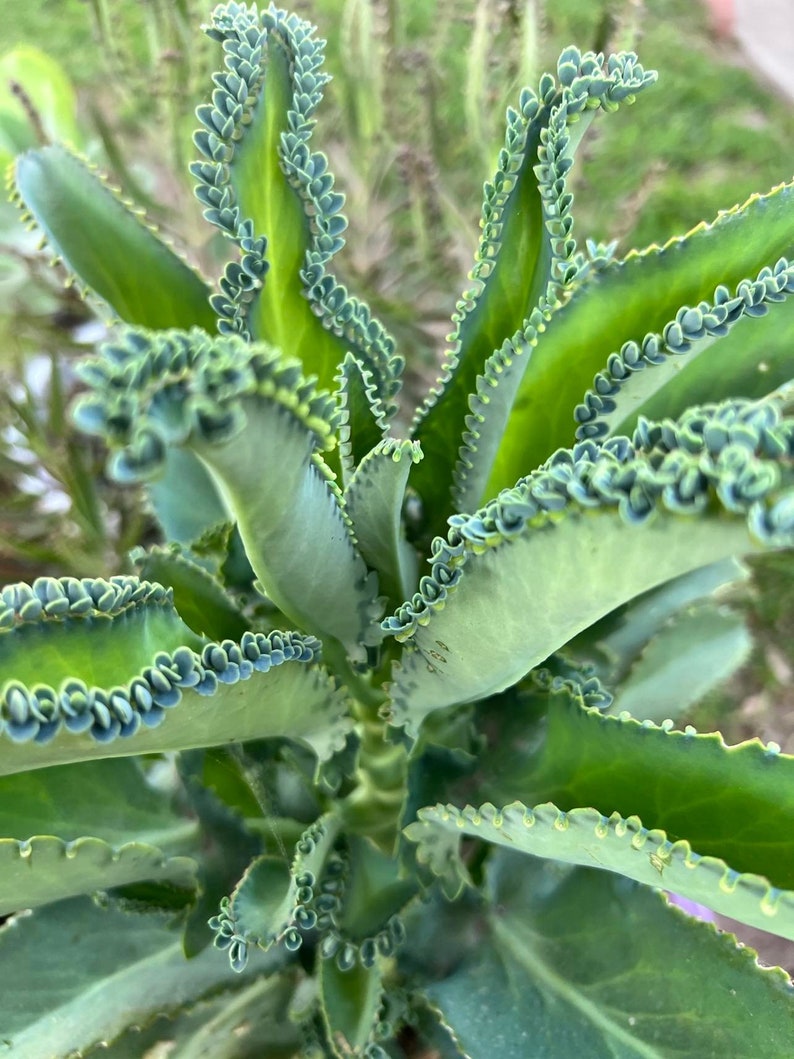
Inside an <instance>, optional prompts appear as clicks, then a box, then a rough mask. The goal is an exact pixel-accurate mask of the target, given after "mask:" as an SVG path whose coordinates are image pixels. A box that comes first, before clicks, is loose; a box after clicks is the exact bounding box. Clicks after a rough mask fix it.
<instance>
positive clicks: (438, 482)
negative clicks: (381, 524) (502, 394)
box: [411, 48, 656, 532]
mask: <svg viewBox="0 0 794 1059" xmlns="http://www.w3.org/2000/svg"><path fill="white" fill-rule="evenodd" d="M602 63H603V55H598V56H597V55H595V54H593V53H592V52H588V53H586V54H584V55H582V54H581V53H580V52H579V51H578V49H576V48H568V49H566V50H565V51H564V52H563V53H562V55H561V56H560V59H559V63H558V68H557V74H558V78H559V83H558V82H557V80H556V79H555V78H554V77H552V76H551V75H549V74H546V75H544V77H543V78H542V79H541V82H540V85H539V88H538V92H537V94H536V93H535V92H533V91H531V90H529V89H524V90H523V91H522V93H521V97H520V100H519V109H518V110H515V109H513V108H512V107H511V108H509V109H508V112H507V131H506V136H505V146H504V148H503V150H502V151H501V152H500V155H499V162H498V169H497V171H496V174H495V175H494V178H493V181H492V182H489V183H488V184H486V186H485V201H484V204H483V210H482V221H481V227H482V235H481V237H480V245H479V248H478V251H477V258H476V261H475V265H474V268H473V270H472V272H471V277H470V278H471V279H472V280H473V284H474V285H473V286H472V288H471V289H470V290H468V291H466V292H465V293H464V294H463V297H462V298H461V300H460V301H459V303H458V306H457V309H456V312H455V315H454V317H453V321H454V323H455V331H454V333H453V336H452V346H451V348H450V350H449V353H448V355H447V359H446V361H445V364H444V370H443V375H442V377H441V378H440V379H439V383H438V389H437V390H434V391H433V392H432V394H431V396H430V397H429V398H428V399H427V401H426V402H425V404H424V406H423V407H422V409H421V410H420V411H419V413H418V414H417V417H416V420H415V425H414V432H413V433H414V436H415V437H416V438H417V439H418V440H419V441H420V443H421V445H422V450H423V452H424V453H425V461H424V462H423V463H421V464H419V465H418V466H417V468H416V470H415V472H414V474H413V475H412V483H411V484H412V485H413V486H414V487H415V488H416V489H417V491H418V492H419V494H420V496H421V498H422V501H423V504H424V507H425V513H426V521H427V524H428V526H429V528H430V530H431V532H438V531H439V530H440V528H441V526H442V525H443V520H444V518H445V517H446V516H447V515H449V514H451V512H452V510H453V508H452V503H451V497H450V493H449V491H448V490H449V489H450V488H451V486H452V484H453V472H454V471H455V467H456V463H457V461H458V453H459V449H460V446H461V437H462V435H463V432H464V430H466V428H467V426H468V420H467V414H468V412H469V410H470V404H469V398H470V395H472V394H474V393H475V392H476V390H477V379H478V376H479V374H480V373H481V372H483V371H484V369H485V365H486V362H487V361H488V360H489V358H490V357H491V355H492V354H493V353H494V351H495V350H499V349H500V348H501V347H502V345H503V343H509V342H510V340H511V339H512V338H513V337H514V336H516V335H517V334H518V335H520V334H521V332H522V331H523V329H524V328H525V327H527V326H528V325H529V324H530V321H531V320H534V315H533V314H534V312H535V311H536V310H538V309H539V308H541V307H542V306H545V305H547V304H550V303H556V301H557V299H558V297H564V296H565V294H564V292H565V289H566V287H567V286H568V285H569V284H570V283H571V282H572V280H573V278H574V276H575V275H576V271H577V267H576V265H575V264H574V263H573V260H572V258H573V254H574V251H575V247H576V243H575V241H574V239H573V238H572V237H571V233H572V228H573V218H572V217H571V213H570V209H571V204H572V201H573V197H572V196H571V194H570V193H569V190H568V188H567V183H566V176H567V174H568V172H569V170H570V168H571V165H572V161H573V155H574V153H575V150H576V148H577V146H578V144H579V142H580V141H581V139H582V136H583V134H584V131H585V129H586V128H587V126H588V125H589V124H590V121H591V120H592V118H593V116H594V115H595V113H596V111H597V110H598V109H599V108H600V107H602V106H603V107H604V109H609V110H615V109H617V106H618V104H619V103H620V102H622V101H624V100H625V101H628V102H631V101H633V99H634V97H635V95H636V93H638V92H639V91H641V90H642V89H643V88H644V87H645V86H647V85H649V84H652V83H653V81H654V80H655V78H656V75H655V74H653V73H646V72H645V71H644V70H643V68H642V66H641V65H640V64H639V63H638V62H637V61H636V56H635V55H632V54H624V53H621V54H620V55H617V56H611V57H610V58H609V60H608V62H607V67H606V69H602ZM588 382H589V379H588ZM538 462H539V461H538ZM526 470H529V467H527V468H525V471H526ZM517 477H518V475H515V476H514V478H513V481H514V480H515V478H517ZM511 484H512V483H511ZM489 495H493V494H489Z"/></svg>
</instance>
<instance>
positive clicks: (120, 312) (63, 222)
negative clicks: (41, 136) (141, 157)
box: [16, 146, 215, 331]
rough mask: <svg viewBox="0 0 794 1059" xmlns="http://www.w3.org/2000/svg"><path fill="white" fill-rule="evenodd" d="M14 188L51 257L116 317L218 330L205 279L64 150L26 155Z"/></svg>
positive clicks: (47, 149) (151, 324) (54, 148)
mask: <svg viewBox="0 0 794 1059" xmlns="http://www.w3.org/2000/svg"><path fill="white" fill-rule="evenodd" d="M16 187H17V191H18V193H19V195H20V196H21V198H22V199H23V201H24V204H25V205H26V206H27V208H28V209H29V210H30V212H31V213H32V214H33V217H34V218H35V221H36V223H37V225H38V226H39V227H40V228H41V230H42V231H43V233H44V235H45V237H46V239H47V243H48V244H49V246H50V248H51V249H52V251H53V252H54V253H55V254H56V255H57V256H58V257H60V258H61V259H62V260H63V262H64V264H65V265H66V267H67V268H68V269H69V271H70V272H71V273H72V274H74V275H75V276H76V277H77V278H78V280H79V282H80V283H82V284H85V286H87V287H89V288H90V289H91V290H92V291H94V293H96V294H97V295H99V297H100V298H102V300H103V301H105V302H107V304H108V305H109V306H110V308H111V309H112V311H113V312H114V313H115V315H116V316H118V317H120V318H121V319H122V320H124V321H125V322H126V323H129V324H138V325H140V326H142V327H151V328H165V327H185V328H187V327H194V326H196V327H202V328H204V329H205V330H206V331H213V330H214V328H215V314H214V313H213V311H212V309H211V307H210V304H209V295H210V291H209V289H208V287H207V285H206V284H205V283H204V280H203V279H201V277H200V276H199V275H198V274H197V273H195V272H194V271H193V270H192V269H191V268H190V267H189V266H188V265H187V264H186V263H185V262H184V261H183V260H182V259H181V258H180V257H178V256H177V255H176V254H175V253H174V252H173V251H172V250H171V249H169V247H168V246H166V244H165V243H164V242H163V241H162V240H161V239H160V238H159V237H158V236H157V235H156V234H155V233H154V232H153V231H152V230H151V229H150V228H148V227H147V226H146V225H144V224H142V223H141V221H140V220H139V219H138V217H136V216H135V214H134V213H133V212H132V211H131V210H130V209H129V208H128V207H127V206H126V205H125V204H124V203H123V202H122V201H121V199H120V198H118V196H117V195H116V194H115V193H114V192H113V191H111V189H110V188H109V187H108V186H107V185H106V184H105V183H104V182H103V181H102V180H101V179H100V178H99V177H98V176H96V175H95V174H94V173H92V172H91V170H90V169H88V168H87V167H86V166H85V165H84V164H83V163H82V162H81V161H80V160H79V159H78V158H76V157H75V156H74V155H73V154H71V153H70V152H69V151H67V150H66V149H65V148H63V147H60V146H51V147H43V148H40V149H39V150H36V151H30V152H28V153H27V154H24V155H22V157H21V158H19V160H18V161H17V165H16ZM87 233H90V234H88V235H87Z"/></svg>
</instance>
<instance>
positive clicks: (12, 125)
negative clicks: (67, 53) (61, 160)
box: [0, 44, 82, 170]
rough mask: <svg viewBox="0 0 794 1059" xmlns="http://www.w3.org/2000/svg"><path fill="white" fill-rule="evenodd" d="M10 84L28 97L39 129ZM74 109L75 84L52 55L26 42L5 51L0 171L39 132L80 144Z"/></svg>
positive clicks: (0, 76) (0, 81)
mask: <svg viewBox="0 0 794 1059" xmlns="http://www.w3.org/2000/svg"><path fill="white" fill-rule="evenodd" d="M12 85H18V86H19V87H20V88H21V89H22V91H23V92H24V93H25V95H26V96H27V98H28V100H30V103H31V104H32V107H33V108H34V110H35V114H36V120H37V122H40V123H41V125H40V128H36V127H33V125H32V122H31V119H30V115H29V114H28V113H27V111H26V109H25V107H24V106H23V104H22V102H21V100H20V98H19V93H18V92H16V91H14V89H13V88H12ZM76 111H77V97H76V94H75V91H74V86H73V85H72V83H71V81H70V80H69V77H68V76H67V74H66V73H65V71H64V69H63V67H61V66H60V65H59V64H58V63H57V62H56V61H55V59H53V58H52V56H50V55H47V54H46V52H43V51H41V50H40V49H39V48H34V47H32V46H31V45H29V44H21V45H18V46H17V47H16V48H14V49H13V50H12V51H9V52H6V54H5V55H3V57H2V58H0V170H5V169H6V168H7V167H8V165H9V164H10V163H11V162H12V161H13V159H14V156H15V155H17V154H19V153H20V152H21V151H25V150H27V149H28V148H29V147H34V146H36V144H37V142H38V141H39V137H40V136H41V134H43V135H44V136H45V137H47V138H48V139H50V140H61V141H65V142H67V143H70V144H72V145H73V146H75V147H79V146H80V142H81V139H82V137H81V134H80V130H79V128H78V125H77V122H76V120H75V115H76Z"/></svg>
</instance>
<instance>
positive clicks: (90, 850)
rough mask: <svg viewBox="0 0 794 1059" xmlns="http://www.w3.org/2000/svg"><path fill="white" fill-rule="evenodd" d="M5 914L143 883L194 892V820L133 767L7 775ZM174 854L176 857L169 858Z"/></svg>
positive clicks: (85, 766)
mask: <svg viewBox="0 0 794 1059" xmlns="http://www.w3.org/2000/svg"><path fill="white" fill-rule="evenodd" d="M0 836H2V837H0V864H2V868H0V915H5V914H8V913H9V912H15V911H17V910H18V909H20V908H33V907H35V906H36V905H40V904H46V903H48V902H51V901H59V900H61V899H62V898H65V897H72V896H75V895H77V894H82V893H88V892H91V891H94V890H100V889H102V890H105V889H110V888H112V887H114V886H123V885H126V884H129V883H133V882H138V881H143V880H145V881H149V882H155V881H162V882H167V883H169V884H170V885H171V886H173V887H179V888H181V889H183V890H184V889H187V890H189V891H191V892H192V891H193V890H194V889H195V882H196V879H195V873H196V867H197V865H196V864H195V862H194V861H193V860H191V859H190V858H188V857H184V856H173V854H175V853H180V852H183V851H184V852H189V851H191V847H193V846H194V845H195V840H196V836H197V827H196V825H195V823H193V822H192V821H190V820H187V819H186V818H185V817H180V816H178V815H177V814H176V812H174V810H173V808H172V807H171V805H170V799H169V798H168V797H167V796H166V795H164V794H162V793H159V792H157V791H155V790H153V789H152V787H150V786H149V785H148V784H147V782H146V780H145V778H144V775H143V772H142V771H141V770H140V769H139V768H138V767H137V766H136V764H135V763H134V762H132V761H125V760H116V761H88V762H84V763H82V764H81V765H80V766H74V765H66V766H61V767H59V768H50V769H38V770H36V771H35V772H26V773H18V774H16V775H15V776H4V777H2V778H0ZM169 854H170V856H169Z"/></svg>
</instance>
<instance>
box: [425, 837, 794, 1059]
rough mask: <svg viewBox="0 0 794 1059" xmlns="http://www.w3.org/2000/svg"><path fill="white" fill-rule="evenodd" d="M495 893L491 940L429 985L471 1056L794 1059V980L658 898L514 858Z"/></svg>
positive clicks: (490, 881) (498, 865) (494, 861)
mask: <svg viewBox="0 0 794 1059" xmlns="http://www.w3.org/2000/svg"><path fill="white" fill-rule="evenodd" d="M487 888H488V896H489V901H490V910H489V912H488V914H487V919H486V922H487V927H486V930H485V937H484V938H482V939H481V940H480V941H478V944H477V946H476V947H475V948H474V949H473V951H472V952H471V954H470V956H469V958H468V960H467V961H466V962H465V963H463V964H462V965H461V966H459V967H458V968H457V969H456V970H454V971H453V972H452V973H451V974H450V975H449V976H448V977H447V978H445V979H443V980H441V981H438V982H434V983H432V984H430V985H429V986H428V987H427V994H428V996H429V999H430V1003H431V1005H433V1006H434V1007H435V1009H436V1011H437V1014H438V1017H439V1018H440V1020H441V1021H442V1023H443V1024H444V1025H446V1026H447V1027H448V1029H449V1031H450V1033H451V1034H452V1036H453V1038H454V1039H455V1040H456V1042H457V1043H458V1045H459V1047H460V1049H461V1051H462V1052H463V1053H464V1054H465V1055H466V1056H468V1057H469V1059H488V1057H490V1056H493V1055H494V1054H496V1055H498V1056H499V1059H525V1057H526V1056H527V1055H530V1054H531V1055H534V1056H543V1057H544V1059H569V1057H570V1056H573V1055H581V1056H587V1057H588V1059H590V1057H592V1059H612V1057H615V1056H621V1057H625V1059H629V1057H635V1056H636V1057H638V1059H639V1057H640V1056H642V1057H643V1059H672V1057H673V1056H676V1057H680V1059H700V1057H701V1056H705V1055H711V1056H717V1055H725V1056H729V1055H730V1056H740V1055H741V1056H744V1055H747V1056H750V1055H756V1054H764V1055H776V1054H779V1055H784V1054H786V1052H787V1049H788V1048H789V1044H790V1041H791V1038H792V1033H794V991H793V990H792V987H791V983H790V981H789V979H788V978H787V976H786V975H785V974H784V973H783V972H782V971H779V970H772V971H769V970H761V969H760V968H759V967H758V965H757V963H756V962H755V961H754V959H753V956H754V954H753V952H752V950H749V949H743V948H739V947H738V946H737V945H736V944H735V942H734V939H733V938H731V937H730V935H720V934H718V933H717V932H716V931H715V929H714V927H713V926H711V924H704V923H701V922H698V921H696V920H693V919H690V918H688V917H687V916H685V915H684V914H683V913H681V912H680V911H679V910H678V909H675V908H672V907H669V906H667V905H666V903H665V901H664V898H662V897H660V896H659V895H657V894H653V893H651V892H650V891H648V890H645V889H643V888H640V887H637V886H634V885H632V884H631V883H628V882H627V881H626V880H620V879H616V878H615V877H614V876H610V875H608V874H606V873H599V872H596V871H588V870H585V869H581V868H579V869H574V870H571V869H569V868H565V867H561V866H559V865H552V864H547V863H545V864H544V863H543V862H540V861H537V860H535V859H533V858H526V857H524V858H522V857H520V856H517V855H515V854H510V853H508V852H506V851H504V852H500V853H499V854H497V855H496V856H493V857H492V858H491V859H490V861H489V863H488V866H487ZM666 953H667V954H672V955H671V958H669V959H668V958H665V956H664V954H666Z"/></svg>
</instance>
